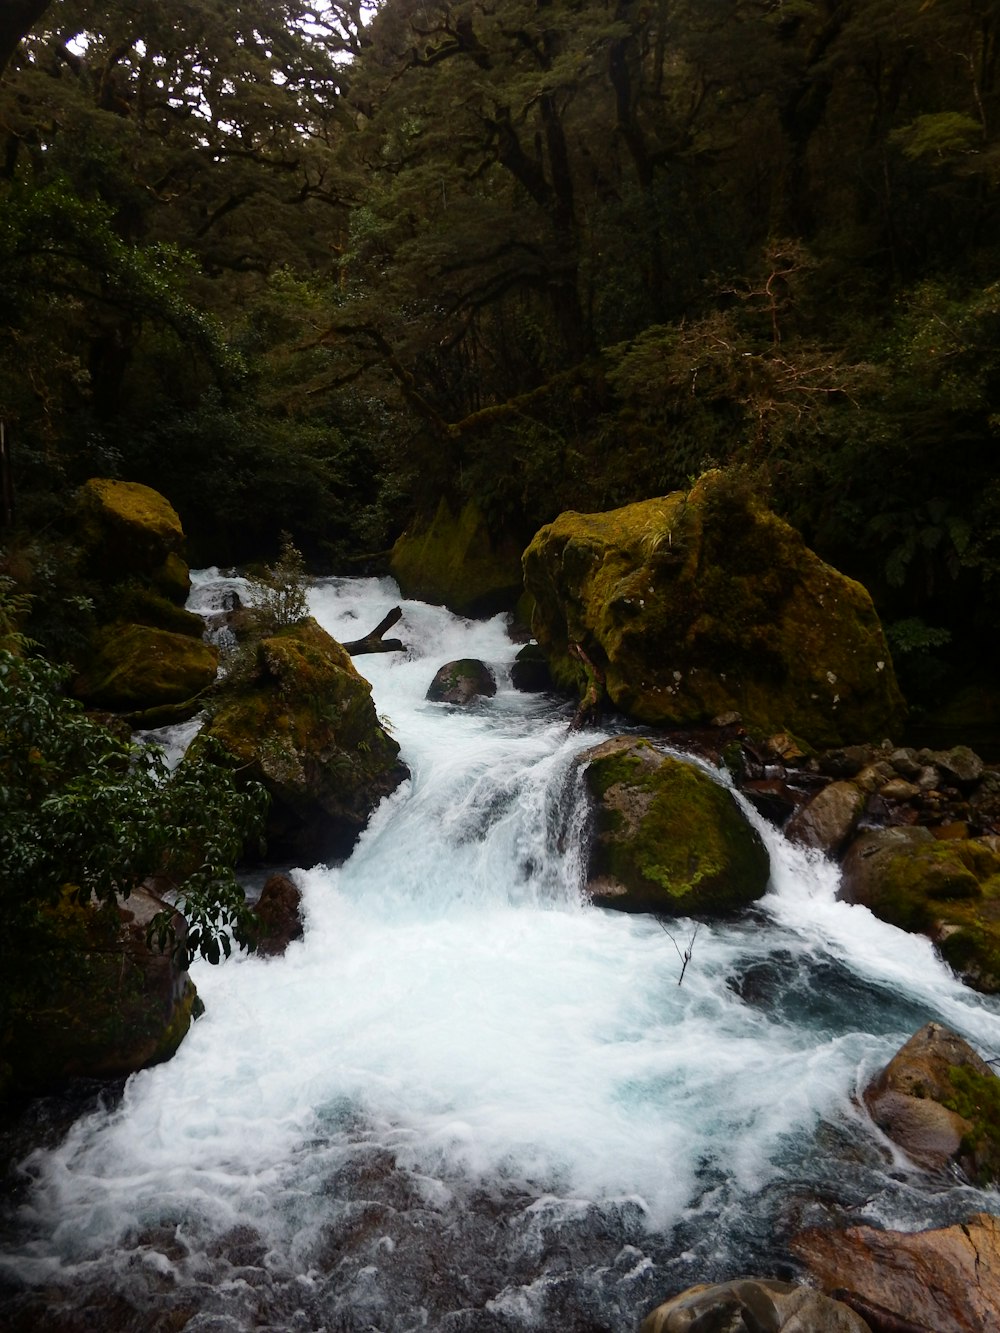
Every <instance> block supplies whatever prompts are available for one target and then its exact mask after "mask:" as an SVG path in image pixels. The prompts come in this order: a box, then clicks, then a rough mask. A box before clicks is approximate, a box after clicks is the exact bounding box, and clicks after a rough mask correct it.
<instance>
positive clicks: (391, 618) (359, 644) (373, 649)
mask: <svg viewBox="0 0 1000 1333" xmlns="http://www.w3.org/2000/svg"><path fill="white" fill-rule="evenodd" d="M402 614H403V609H402V607H399V606H394V607H393V608H392V610H391V611H390V612H389V614H388V615H387V616H386V618H385V619H384V620H380V621H379V623H378V624H377V625H376V626H375V628H374V629H373V630H372V631H371V633H370V634H366V635H365V636H364V638H363V639H352V640H351V642H350V643H345V644H343V645H342V646H343V647H344V648H346V649H347V651H348V652H349V653H350V655H351V656H352V657H361V656H362V654H364V653H401V652H403V650H404V649H403V643H402V641H401V640H400V639H386V638H383V637H382V636H383V635H384V634H385V632H386V630H389V629H392V627H393V625H395V623H396V621H397V620H399V619H400V618H401V617H402Z"/></svg>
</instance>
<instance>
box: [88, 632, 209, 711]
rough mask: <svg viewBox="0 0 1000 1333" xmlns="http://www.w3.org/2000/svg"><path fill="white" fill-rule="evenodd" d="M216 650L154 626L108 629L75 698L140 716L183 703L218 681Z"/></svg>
mask: <svg viewBox="0 0 1000 1333" xmlns="http://www.w3.org/2000/svg"><path fill="white" fill-rule="evenodd" d="M218 663H219V655H218V652H217V651H216V649H215V648H213V647H211V646H210V645H209V644H207V643H204V642H203V641H202V640H201V639H195V638H192V637H191V636H190V635H188V634H175V633H173V632H172V631H170V630H163V629H154V628H153V627H152V626H150V625H108V626H106V627H105V628H104V629H102V630H100V631H98V633H97V634H96V635H95V637H94V642H93V653H92V656H91V658H90V660H89V662H87V663H86V664H85V666H84V668H83V670H82V671H81V672H80V674H79V675H78V677H77V679H76V680H75V681H74V685H73V692H74V693H75V694H76V696H77V698H79V699H82V700H83V701H84V702H85V703H87V704H89V705H91V706H92V707H95V708H110V709H115V710H118V711H121V712H137V711H141V710H145V709H151V708H156V707H158V706H160V705H164V704H179V703H182V702H184V701H186V700H190V699H192V698H193V697H194V696H195V695H197V694H199V693H200V692H201V691H203V690H205V689H207V687H208V686H209V685H211V684H212V682H213V681H214V680H215V674H216V670H217V668H218Z"/></svg>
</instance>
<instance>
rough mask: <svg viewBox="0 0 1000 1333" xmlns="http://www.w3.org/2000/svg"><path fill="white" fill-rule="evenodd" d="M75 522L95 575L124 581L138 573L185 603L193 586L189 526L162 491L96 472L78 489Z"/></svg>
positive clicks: (102, 578)
mask: <svg viewBox="0 0 1000 1333" xmlns="http://www.w3.org/2000/svg"><path fill="white" fill-rule="evenodd" d="M75 526H76V536H77V539H78V541H79V543H80V546H81V548H82V550H83V552H84V556H85V560H86V562H87V564H88V566H89V568H90V570H91V572H92V573H93V574H94V575H95V577H97V578H99V579H101V580H102V581H103V582H105V583H119V582H121V580H122V579H123V578H126V577H128V576H130V575H132V576H138V577H139V578H141V579H144V580H149V581H150V582H151V583H153V584H154V585H155V586H156V588H157V589H158V590H159V591H160V592H161V593H163V595H164V596H166V597H169V598H170V600H171V601H174V602H177V603H178V604H179V605H183V603H184V601H185V600H186V598H187V595H188V590H189V588H190V580H189V578H188V569H187V565H186V564H185V562H184V531H183V529H182V527H181V521H180V518H179V517H178V515H177V511H176V510H175V509H174V507H173V506H172V505H171V504H170V502H169V501H168V500H167V499H165V497H164V496H162V495H161V494H160V493H159V491H154V490H153V489H152V488H151V487H149V486H143V485H141V484H140V483H139V482H135V481H115V480H112V479H111V478H109V477H93V478H91V480H90V481H88V482H85V483H84V485H83V486H81V487H80V490H79V492H78V493H77V500H76V510H75Z"/></svg>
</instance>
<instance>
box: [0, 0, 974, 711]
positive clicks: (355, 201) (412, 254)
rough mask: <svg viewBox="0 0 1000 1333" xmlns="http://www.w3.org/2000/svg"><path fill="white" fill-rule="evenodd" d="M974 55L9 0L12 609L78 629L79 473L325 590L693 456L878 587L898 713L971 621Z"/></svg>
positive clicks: (506, 9)
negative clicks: (291, 549)
mask: <svg viewBox="0 0 1000 1333" xmlns="http://www.w3.org/2000/svg"><path fill="white" fill-rule="evenodd" d="M998 50H1000V14H998V13H997V10H996V6H995V5H993V4H992V3H990V0H726V2H725V3H722V2H721V0H674V2H673V3H667V0H649V2H648V3H642V4H640V3H637V2H636V0H616V3H599V2H597V0H535V3H529V2H527V0H490V2H489V3H487V2H486V0H460V2H459V3H438V2H437V0H419V2H418V0H385V3H383V4H382V5H381V6H379V7H378V8H377V9H375V10H371V9H368V8H365V7H362V6H361V5H360V4H351V3H338V4H323V3H316V4H309V3H304V2H301V0H237V2H236V3H225V4H223V3H222V0H186V2H185V3H184V4H183V5H174V6H159V7H152V8H151V7H149V6H136V5H134V4H131V3H127V2H126V0H120V2H119V0H112V2H111V3H105V4H91V3H86V0H53V3H49V4H45V3H43V2H42V0H20V2H19V3H12V4H7V5H6V6H4V15H3V31H2V32H0V60H2V61H4V62H5V64H4V70H3V77H2V83H0V273H2V275H3V276H2V283H3V291H4V319H3V326H2V329H0V365H2V372H0V422H2V429H3V439H4V446H3V451H2V457H3V504H2V511H3V512H2V521H3V527H4V533H3V542H4V551H3V556H2V567H0V572H5V573H6V574H7V575H9V576H11V577H13V578H14V579H15V580H16V581H17V583H18V584H19V586H20V587H22V588H23V589H25V590H27V591H29V592H30V593H31V594H32V595H33V596H34V598H35V601H34V604H33V605H34V617H33V623H32V625H31V626H30V627H29V628H30V631H31V633H32V634H33V635H34V636H35V637H36V638H38V639H39V640H40V641H41V642H42V643H43V644H44V645H45V646H46V647H47V648H48V650H49V651H50V652H52V653H54V654H55V655H56V656H65V655H67V653H69V652H70V651H71V649H72V643H73V640H74V637H75V636H78V635H79V634H80V633H81V632H84V631H85V630H86V623H85V622H86V616H87V610H86V604H85V598H84V597H83V596H82V595H81V596H76V597H74V589H73V584H72V563H73V562H72V552H70V551H68V550H67V547H66V544H65V539H64V538H62V537H60V535H59V533H60V528H59V524H60V512H61V508H62V506H63V505H64V504H65V501H66V499H67V497H68V496H69V495H70V494H71V493H72V491H73V489H74V488H75V487H76V486H77V485H78V484H79V483H80V482H82V481H83V480H85V479H86V478H87V477H90V476H94V475H105V476H120V477H122V478H125V479H130V480H135V481H141V482H145V483H148V484H149V485H151V486H153V487H156V488H158V489H159V490H161V491H162V492H163V493H164V494H165V495H166V496H167V497H168V498H169V499H170V501H171V502H172V503H173V504H174V506H175V507H176V508H177V510H178V511H179V513H180V515H181V517H182V519H183V521H184V525H185V529H186V531H187V533H188V536H189V544H190V548H191V554H192V557H193V560H194V562H195V563H198V562H199V561H205V562H207V561H212V562H220V563H225V562H235V561H243V560H247V559H251V558H259V557H262V556H267V555H269V554H271V553H273V551H274V550H276V548H277V544H278V539H279V533H280V532H281V531H282V530H284V531H287V532H290V533H291V534H292V535H293V537H294V539H295V541H296V542H297V543H298V545H299V546H300V547H301V548H302V549H303V550H304V551H305V552H306V554H307V556H308V557H309V559H310V561H311V562H312V563H313V564H314V566H315V567H316V568H322V569H326V570H338V569H345V568H357V567H359V566H358V563H357V562H358V561H359V560H360V558H361V557H370V556H373V555H376V554H377V553H379V552H382V551H385V550H386V549H387V548H388V547H389V545H390V544H391V543H392V541H393V540H394V538H395V537H396V536H397V535H398V534H399V532H400V531H401V530H402V529H403V528H404V527H405V526H406V524H407V523H408V522H410V521H411V520H412V519H413V518H414V517H415V516H417V517H419V515H420V514H422V513H423V514H428V513H430V512H432V511H433V510H434V508H435V506H436V505H437V504H438V502H439V500H440V498H441V497H442V496H445V497H446V498H448V499H449V500H450V501H452V502H453V503H461V502H463V501H465V500H466V499H468V498H475V499H476V500H477V502H478V504H479V506H480V508H481V509H482V511H483V513H484V514H485V516H486V520H487V522H488V523H489V525H490V528H491V529H492V531H493V532H494V533H495V534H496V535H498V536H508V537H510V538H513V539H516V540H517V541H518V542H527V540H529V539H530V537H531V535H532V533H533V532H534V531H535V530H536V528H537V527H538V526H539V525H540V524H541V523H544V522H547V521H549V520H551V519H552V518H553V517H554V516H555V515H556V514H557V513H558V512H560V511H561V510H563V509H567V508H574V509H579V510H594V509H601V508H608V507H611V506H613V505H617V504H622V503H626V502H629V501H632V500H635V499H640V498H644V497H647V496H651V495H658V494H663V493H665V492H667V491H669V490H671V489H674V488H677V487H679V486H685V485H687V484H688V483H689V482H690V480H691V479H692V478H693V477H695V476H697V475H699V474H700V473H701V472H702V471H704V469H705V468H706V467H709V466H721V467H726V468H732V469H739V470H741V471H742V472H743V474H744V475H745V476H746V478H747V480H748V483H749V484H751V485H752V486H753V487H755V488H758V489H759V490H760V491H761V492H762V493H765V494H766V495H767V496H768V497H769V499H770V503H771V504H772V505H773V506H774V508H775V509H776V510H777V511H778V512H779V513H781V514H782V515H783V516H785V517H787V518H788V519H789V520H790V521H791V522H792V523H793V524H794V525H795V526H796V527H798V528H799V529H800V531H802V532H803V533H804V535H805V536H806V538H807V540H808V541H809V542H810V543H811V544H812V545H813V546H814V547H815V549H817V550H818V551H819V552H820V553H821V554H822V555H824V556H825V557H827V558H828V559H830V560H831V561H832V562H833V563H835V564H837V565H839V566H840V567H841V568H843V569H845V570H846V571H847V572H849V573H851V574H853V575H855V576H856V577H859V578H861V579H862V581H864V582H865V583H866V585H867V586H868V587H869V588H870V589H871V590H872V592H873V595H874V596H875V599H876V603H877V604H878V606H879V609H880V611H881V613H882V616H883V619H884V620H885V622H886V623H887V625H888V628H889V633H890V639H891V640H892V641H893V644H894V650H895V652H896V655H897V658H898V659H899V661H898V664H899V665H900V666H901V668H902V675H903V679H904V684H905V685H906V687H907V689H908V692H909V693H910V695H911V702H913V701H914V700H915V701H916V702H918V703H919V701H920V694H921V690H922V689H923V690H924V692H925V693H933V691H934V689H935V688H936V682H937V680H938V679H939V676H940V672H941V671H942V670H943V669H944V666H943V663H945V662H946V661H947V658H948V654H949V652H950V653H952V654H953V655H954V658H955V661H961V662H963V663H966V664H970V663H971V664H973V665H976V664H979V663H983V662H984V660H985V657H986V655H987V654H988V653H989V651H990V649H991V647H992V645H993V644H994V643H995V638H996V632H997V629H998V626H1000V583H998V574H1000V547H998V537H1000V481H998V476H997V471H996V468H995V466H994V456H995V449H996V438H997V427H998V422H1000V413H998V407H997V404H998V401H1000V399H998V394H1000V364H998V352H1000V287H998V284H997V272H998V258H1000V257H998V244H1000V228H998V225H997V223H998V217H997V214H998V201H1000V190H998V186H1000V138H998V135H1000V68H998ZM351 562H354V563H353V564H352V563H351ZM935 654H936V655H937V657H935ZM908 665H909V675H907V670H906V668H907V666H908Z"/></svg>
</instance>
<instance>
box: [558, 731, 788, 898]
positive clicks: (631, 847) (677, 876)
mask: <svg viewBox="0 0 1000 1333" xmlns="http://www.w3.org/2000/svg"><path fill="white" fill-rule="evenodd" d="M580 762H581V763H582V764H585V765H586V777H585V780H586V785H587V788H588V790H589V792H590V794H591V797H592V799H593V801H594V832H593V841H592V844H591V851H590V863H589V870H588V883H587V890H588V893H589V894H590V897H591V899H592V901H593V902H594V903H596V904H597V905H598V906H600V907H614V908H618V909H619V910H622V911H627V912H655V913H658V914H663V915H667V916H690V915H701V914H703V913H705V914H712V915H715V914H720V913H723V914H724V913H730V912H734V911H737V910H739V909H740V908H742V907H745V906H746V905H747V904H748V903H751V902H754V901H755V900H756V899H757V898H760V897H761V896H762V895H763V894H764V892H765V891H766V889H767V882H768V874H769V861H768V856H767V852H766V850H765V848H764V845H763V843H762V842H761V840H760V837H759V835H758V834H757V832H756V830H755V829H754V828H752V827H751V826H750V824H749V823H748V822H747V820H746V818H745V817H744V815H743V812H742V811H741V810H740V808H739V806H738V805H737V804H736V801H735V800H734V798H733V796H732V793H731V792H730V791H728V790H727V789H726V788H725V787H723V786H721V784H719V783H718V782H714V781H713V780H712V778H710V777H709V776H708V774H707V773H705V772H703V771H702V770H701V769H700V768H697V767H696V766H695V765H694V764H690V763H685V762H683V761H682V760H680V759H674V758H672V757H670V756H668V755H665V754H663V753H662V752H661V751H659V750H657V749H656V748H655V747H654V746H653V745H652V744H650V742H649V741H648V740H644V739H642V738H639V737H634V736H618V737H615V738H614V739H613V740H610V741H605V742H604V743H603V744H601V745H598V746H595V747H594V748H593V749H591V750H587V751H585V752H584V753H583V754H582V755H581V756H580Z"/></svg>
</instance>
